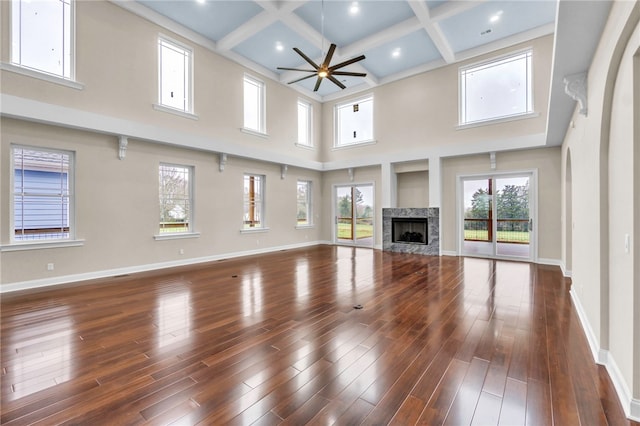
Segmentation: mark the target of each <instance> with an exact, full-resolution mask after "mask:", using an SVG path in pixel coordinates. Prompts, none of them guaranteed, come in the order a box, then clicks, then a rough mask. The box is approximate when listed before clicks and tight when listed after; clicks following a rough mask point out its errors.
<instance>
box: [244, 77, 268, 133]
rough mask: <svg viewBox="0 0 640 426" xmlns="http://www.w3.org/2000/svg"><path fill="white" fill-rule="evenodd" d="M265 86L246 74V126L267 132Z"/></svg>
mask: <svg viewBox="0 0 640 426" xmlns="http://www.w3.org/2000/svg"><path fill="white" fill-rule="evenodd" d="M264 92H265V86H264V83H263V82H262V81H260V80H257V79H255V78H253V77H251V76H249V75H247V74H245V76H244V128H245V129H247V130H252V131H254V132H258V133H267V131H266V127H265V93H264Z"/></svg>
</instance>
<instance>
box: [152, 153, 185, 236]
mask: <svg viewBox="0 0 640 426" xmlns="http://www.w3.org/2000/svg"><path fill="white" fill-rule="evenodd" d="M159 170H160V174H159V176H160V234H167V233H184V232H191V230H192V227H193V168H192V167H189V166H179V165H174V164H160V168H159Z"/></svg>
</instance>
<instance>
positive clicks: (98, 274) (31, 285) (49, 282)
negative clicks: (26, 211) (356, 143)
mask: <svg viewBox="0 0 640 426" xmlns="http://www.w3.org/2000/svg"><path fill="white" fill-rule="evenodd" d="M325 244H326V245H330V244H331V242H330V241H312V242H305V243H299V244H289V245H285V246H277V247H267V248H263V249H257V250H247V251H238V252H232V253H222V254H216V255H213V256H204V257H195V258H190V259H180V260H172V261H168V262H159V263H151V264H146V265H136V266H129V267H125V268H116V269H107V270H102V271H94V272H86V273H81V274H73V275H62V276H58V277H52V278H44V279H39V280H31V281H21V282H15V283H10V284H4V285H2V286H0V294H1V293H10V292H14V291H21V290H31V289H36V288H41V287H50V286H56V285H62V284H70V283H75V282H79V281H88V280H94V279H98V278H107V277H114V276H117V275H124V274H134V273H137V272H147V271H153V270H156V269H165V268H173V267H176V266H188V265H196V264H198V263H205V262H213V261H216V260H221V259H231V258H234V257H242V256H251V255H255V254H264V253H271V252H275V251H281V250H291V249H296V248H303V247H311V246H317V245H325Z"/></svg>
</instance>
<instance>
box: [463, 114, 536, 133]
mask: <svg viewBox="0 0 640 426" xmlns="http://www.w3.org/2000/svg"><path fill="white" fill-rule="evenodd" d="M539 116H540V114H539V113H537V112H530V113H527V114H519V115H511V116H509V117H501V118H493V119H490V120H483V121H474V122H473V123H468V124H458V125H457V126H456V130H465V129H472V128H474V127H482V126H491V125H493V124H500V123H508V122H510V121H518V120H528V119H530V118H536V117H539Z"/></svg>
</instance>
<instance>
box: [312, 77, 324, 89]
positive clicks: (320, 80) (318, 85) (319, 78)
mask: <svg viewBox="0 0 640 426" xmlns="http://www.w3.org/2000/svg"><path fill="white" fill-rule="evenodd" d="M320 83H322V77H320V76H318V80H317V81H316V87H314V88H313V91H314V92H317V91H318V88H320Z"/></svg>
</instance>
